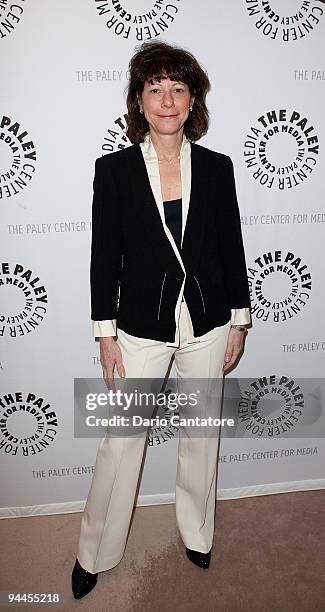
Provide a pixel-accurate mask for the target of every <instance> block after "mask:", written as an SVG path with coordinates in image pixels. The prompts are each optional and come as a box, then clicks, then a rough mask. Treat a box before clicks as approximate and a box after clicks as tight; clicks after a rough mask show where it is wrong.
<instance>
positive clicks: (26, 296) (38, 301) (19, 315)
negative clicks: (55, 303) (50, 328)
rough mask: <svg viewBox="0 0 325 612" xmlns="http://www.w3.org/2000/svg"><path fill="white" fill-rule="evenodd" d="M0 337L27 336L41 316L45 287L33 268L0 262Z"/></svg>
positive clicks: (44, 304)
mask: <svg viewBox="0 0 325 612" xmlns="http://www.w3.org/2000/svg"><path fill="white" fill-rule="evenodd" d="M0 289H1V297H2V299H1V304H2V312H0V337H3V336H10V337H11V338H17V337H20V336H26V335H27V334H30V333H31V332H32V331H34V329H36V328H37V327H38V326H39V325H40V324H41V323H42V321H43V320H44V317H45V316H46V312H47V304H48V296H47V292H46V289H45V287H44V285H43V283H42V281H41V280H40V278H39V277H38V276H37V274H36V273H35V272H33V271H32V270H30V269H29V268H27V267H25V266H23V265H22V264H20V263H13V264H10V263H8V262H3V263H0Z"/></svg>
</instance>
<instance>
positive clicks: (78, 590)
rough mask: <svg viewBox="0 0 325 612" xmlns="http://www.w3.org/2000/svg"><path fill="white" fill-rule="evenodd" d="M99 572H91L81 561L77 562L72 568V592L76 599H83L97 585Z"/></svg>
mask: <svg viewBox="0 0 325 612" xmlns="http://www.w3.org/2000/svg"><path fill="white" fill-rule="evenodd" d="M97 576H98V574H91V573H90V572H88V571H87V570H85V569H84V568H83V567H82V566H81V565H80V563H79V561H78V559H77V560H76V562H75V565H74V568H73V570H72V592H73V595H74V598H75V599H81V598H82V597H84V596H85V595H87V594H88V593H90V591H92V589H93V588H94V587H95V586H96V583H97Z"/></svg>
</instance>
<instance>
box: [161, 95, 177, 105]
mask: <svg viewBox="0 0 325 612" xmlns="http://www.w3.org/2000/svg"><path fill="white" fill-rule="evenodd" d="M162 105H163V106H173V105H174V99H173V96H172V95H171V94H170V93H167V92H165V93H164V95H163V98H162Z"/></svg>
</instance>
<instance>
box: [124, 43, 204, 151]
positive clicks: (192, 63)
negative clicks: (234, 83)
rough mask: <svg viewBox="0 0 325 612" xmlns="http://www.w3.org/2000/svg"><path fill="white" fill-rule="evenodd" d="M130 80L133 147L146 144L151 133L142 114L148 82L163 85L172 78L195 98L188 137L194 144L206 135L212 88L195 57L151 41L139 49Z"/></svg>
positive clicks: (131, 64)
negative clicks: (141, 108) (143, 98)
mask: <svg viewBox="0 0 325 612" xmlns="http://www.w3.org/2000/svg"><path fill="white" fill-rule="evenodd" d="M129 71H130V79H129V83H128V85H127V88H126V90H127V99H126V104H127V110H128V118H127V130H126V135H127V137H128V138H129V140H130V141H131V142H132V143H133V144H138V143H140V142H143V140H144V137H145V135H146V133H147V132H148V131H149V123H148V121H147V120H146V118H145V116H144V114H142V113H140V108H139V103H138V98H139V99H140V97H141V94H142V92H143V88H144V85H145V82H146V81H149V82H151V83H152V82H153V80H155V81H160V80H161V79H162V78H164V77H169V78H170V79H171V80H172V81H181V82H182V83H185V84H187V85H188V87H189V90H190V94H191V95H195V101H194V104H193V110H192V112H190V113H189V116H188V118H187V120H186V121H185V123H184V133H185V136H186V137H187V138H188V139H189V140H192V141H196V140H199V139H200V138H201V137H202V136H203V135H204V134H206V132H207V130H208V126H209V111H208V109H207V107H206V104H205V98H206V95H207V93H208V91H209V89H210V87H211V85H210V81H209V79H208V76H207V74H206V72H205V71H204V70H203V68H201V66H200V65H199V64H198V62H197V60H196V59H195V57H194V55H193V54H192V53H190V52H189V51H186V50H185V49H182V48H180V47H177V46H175V45H170V44H168V43H166V42H163V41H159V42H158V41H149V42H145V43H142V44H141V45H140V47H138V48H137V47H136V52H135V54H134V55H133V56H132V57H131V59H130V62H129Z"/></svg>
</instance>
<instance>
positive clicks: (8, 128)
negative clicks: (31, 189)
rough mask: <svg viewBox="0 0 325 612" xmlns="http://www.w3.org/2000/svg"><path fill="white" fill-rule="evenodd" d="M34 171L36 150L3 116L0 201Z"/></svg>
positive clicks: (24, 133)
mask: <svg viewBox="0 0 325 612" xmlns="http://www.w3.org/2000/svg"><path fill="white" fill-rule="evenodd" d="M0 1H1V0H0ZM0 117H1V115H0ZM35 170H36V149H35V146H34V143H33V141H32V139H31V137H30V135H29V133H28V132H27V130H25V128H24V127H22V126H21V124H20V123H18V121H16V119H15V118H13V117H7V116H6V115H3V116H2V117H1V119H0V200H1V199H3V198H12V197H13V196H15V195H17V194H18V193H20V192H21V191H22V190H23V189H25V187H27V185H28V184H29V182H30V181H31V180H32V178H33V176H34V173H35Z"/></svg>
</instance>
